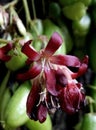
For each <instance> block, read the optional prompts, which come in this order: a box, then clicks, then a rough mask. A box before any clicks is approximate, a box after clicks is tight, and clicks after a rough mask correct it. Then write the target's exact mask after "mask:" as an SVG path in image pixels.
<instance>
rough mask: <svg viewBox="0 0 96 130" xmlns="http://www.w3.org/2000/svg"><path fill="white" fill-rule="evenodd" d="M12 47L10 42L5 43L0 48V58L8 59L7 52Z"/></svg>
mask: <svg viewBox="0 0 96 130" xmlns="http://www.w3.org/2000/svg"><path fill="white" fill-rule="evenodd" d="M11 49H12V43H8V44H7V45H5V46H3V47H1V48H0V60H2V61H8V60H10V58H11V56H8V55H7V53H8V51H10V50H11Z"/></svg>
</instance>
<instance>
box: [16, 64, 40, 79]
mask: <svg viewBox="0 0 96 130" xmlns="http://www.w3.org/2000/svg"><path fill="white" fill-rule="evenodd" d="M41 69H42V66H41V64H39V63H37V64H35V65H34V66H32V67H31V68H30V69H29V70H28V71H27V72H25V73H22V74H18V75H17V79H18V80H22V81H25V80H29V79H33V78H35V77H36V76H38V75H39V74H40V72H41Z"/></svg>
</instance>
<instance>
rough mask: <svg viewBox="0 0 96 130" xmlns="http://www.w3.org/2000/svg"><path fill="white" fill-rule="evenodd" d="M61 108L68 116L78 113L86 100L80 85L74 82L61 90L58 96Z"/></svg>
mask: <svg viewBox="0 0 96 130" xmlns="http://www.w3.org/2000/svg"><path fill="white" fill-rule="evenodd" d="M58 98H59V102H60V106H61V108H62V109H63V110H64V111H65V112H66V113H68V114H73V113H75V112H78V110H79V109H80V107H81V105H82V103H84V100H85V93H84V89H83V87H82V85H81V84H80V83H75V82H74V81H72V82H70V83H68V84H67V86H66V87H64V88H63V89H61V90H60V93H59V95H58Z"/></svg>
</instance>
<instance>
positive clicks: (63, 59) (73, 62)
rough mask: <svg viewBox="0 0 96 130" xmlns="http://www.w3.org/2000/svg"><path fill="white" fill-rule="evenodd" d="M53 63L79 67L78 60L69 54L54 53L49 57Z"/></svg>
mask: <svg viewBox="0 0 96 130" xmlns="http://www.w3.org/2000/svg"><path fill="white" fill-rule="evenodd" d="M50 61H51V62H52V63H54V64H59V65H65V66H69V67H80V60H79V59H78V58H77V57H75V56H71V55H55V56H52V57H51V58H50Z"/></svg>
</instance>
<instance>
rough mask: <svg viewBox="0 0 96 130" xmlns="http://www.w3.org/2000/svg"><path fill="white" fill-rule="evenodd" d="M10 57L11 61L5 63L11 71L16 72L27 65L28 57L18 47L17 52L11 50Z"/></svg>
mask: <svg viewBox="0 0 96 130" xmlns="http://www.w3.org/2000/svg"><path fill="white" fill-rule="evenodd" d="M10 55H11V56H12V57H11V59H10V60H9V61H7V62H6V63H5V65H6V67H7V68H8V69H9V70H11V71H16V70H18V69H20V68H22V67H24V66H25V65H26V63H25V62H26V60H27V56H26V55H25V54H24V53H22V52H21V48H19V47H17V48H16V50H11V51H10Z"/></svg>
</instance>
